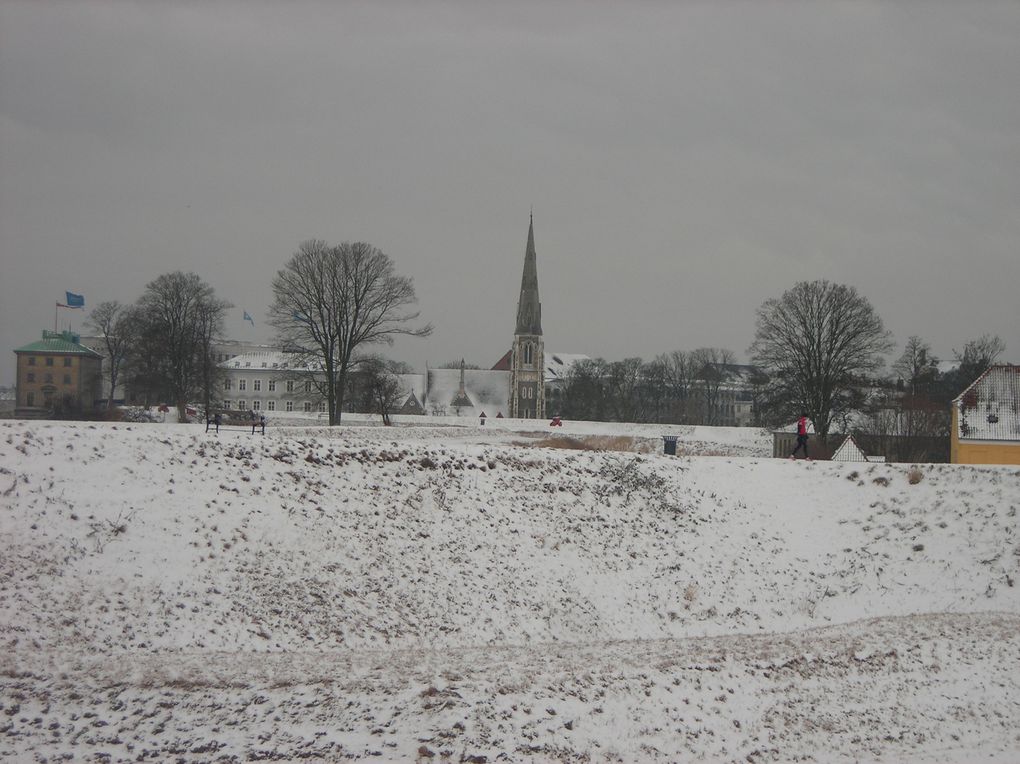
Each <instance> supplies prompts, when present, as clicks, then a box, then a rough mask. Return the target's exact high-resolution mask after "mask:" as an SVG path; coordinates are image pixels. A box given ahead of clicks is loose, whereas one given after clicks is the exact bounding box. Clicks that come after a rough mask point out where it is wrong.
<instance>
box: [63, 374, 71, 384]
mask: <svg viewBox="0 0 1020 764" xmlns="http://www.w3.org/2000/svg"><path fill="white" fill-rule="evenodd" d="M64 384H65V385H69V384H71V375H70V374H65V375H64Z"/></svg>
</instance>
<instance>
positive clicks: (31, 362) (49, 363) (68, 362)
mask: <svg viewBox="0 0 1020 764" xmlns="http://www.w3.org/2000/svg"><path fill="white" fill-rule="evenodd" d="M71 363H72V360H71V356H69V355H66V356H64V366H70V365H71ZM28 365H29V366H35V356H34V355H30V356H29V357H28ZM46 365H47V366H52V365H53V356H51V355H48V356H46Z"/></svg>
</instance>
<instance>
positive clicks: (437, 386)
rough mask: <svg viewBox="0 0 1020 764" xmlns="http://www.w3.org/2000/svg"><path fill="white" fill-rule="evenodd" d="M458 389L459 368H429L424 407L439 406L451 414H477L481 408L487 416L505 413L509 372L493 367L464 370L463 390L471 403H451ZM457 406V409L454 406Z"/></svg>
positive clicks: (439, 408)
mask: <svg viewBox="0 0 1020 764" xmlns="http://www.w3.org/2000/svg"><path fill="white" fill-rule="evenodd" d="M459 392H460V369H429V370H428V398H427V400H426V401H425V410H426V411H428V412H429V413H432V411H433V409H438V410H441V411H444V412H447V413H450V414H455V413H459V415H460V416H470V417H477V416H478V415H479V414H481V413H482V412H483V411H484V412H485V414H486V415H487V416H496V414H497V413H501V414H503V416H506V413H507V410H508V409H507V400H508V398H509V394H510V372H508V371H494V370H492V369H465V370H464V392H465V393H466V394H467V397H468V399H469V400H470V401H471V405H470V406H464V405H461V406H458V407H455V406H454V401H455V399H456V398H457V397H458V393H459ZM457 408H459V409H460V410H459V412H458V411H456V409H457Z"/></svg>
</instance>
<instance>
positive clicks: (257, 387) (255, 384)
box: [251, 379, 262, 392]
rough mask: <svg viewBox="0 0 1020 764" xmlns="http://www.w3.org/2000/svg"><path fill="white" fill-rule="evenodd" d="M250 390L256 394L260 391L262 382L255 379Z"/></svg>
mask: <svg viewBox="0 0 1020 764" xmlns="http://www.w3.org/2000/svg"><path fill="white" fill-rule="evenodd" d="M251 389H252V390H255V391H256V392H258V391H259V390H261V389H262V380H261V379H256V380H255V381H254V382H252V383H251Z"/></svg>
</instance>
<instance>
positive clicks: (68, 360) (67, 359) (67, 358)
mask: <svg viewBox="0 0 1020 764" xmlns="http://www.w3.org/2000/svg"><path fill="white" fill-rule="evenodd" d="M70 365H71V356H69V355H68V356H64V366H70Z"/></svg>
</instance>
